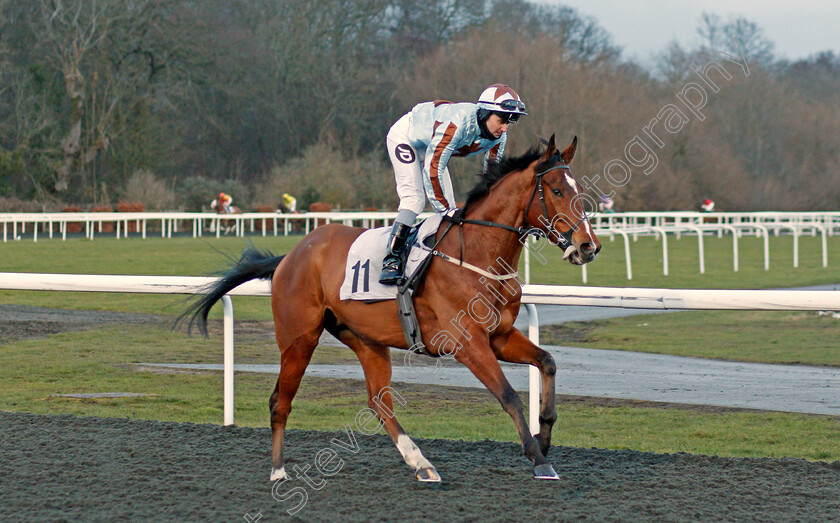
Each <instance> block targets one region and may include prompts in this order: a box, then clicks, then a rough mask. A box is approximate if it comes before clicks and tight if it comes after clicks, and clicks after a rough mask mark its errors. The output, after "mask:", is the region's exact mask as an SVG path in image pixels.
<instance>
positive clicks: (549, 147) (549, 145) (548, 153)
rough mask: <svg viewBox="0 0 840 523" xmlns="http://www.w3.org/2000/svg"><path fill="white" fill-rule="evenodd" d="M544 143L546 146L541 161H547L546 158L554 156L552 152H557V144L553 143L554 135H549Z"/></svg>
mask: <svg viewBox="0 0 840 523" xmlns="http://www.w3.org/2000/svg"><path fill="white" fill-rule="evenodd" d="M545 145H546V148H545V152H544V153H543V155H542V160H543V161H548V159H549V158H551V157H552V156H554V154H555V153H556V152H557V145H556V144H555V143H554V135H553V134H552V135H551V138H549V139H548V141H547V142H546V144H545Z"/></svg>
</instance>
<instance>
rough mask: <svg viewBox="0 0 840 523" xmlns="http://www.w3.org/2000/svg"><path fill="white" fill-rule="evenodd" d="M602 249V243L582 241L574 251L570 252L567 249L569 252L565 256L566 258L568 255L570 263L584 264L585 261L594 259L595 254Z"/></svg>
mask: <svg viewBox="0 0 840 523" xmlns="http://www.w3.org/2000/svg"><path fill="white" fill-rule="evenodd" d="M600 250H601V246H600V245H597V246H596V245H594V244H592V243H588V242H587V243H581V244H580V245H579V246H577V247H576V248H575V249H574V251H573V252H571V253H568V251H567V254H566V256H564V258H565V257H568V259H569V263H571V264H573V265H583V264H584V263H589V262H591V261H592V260H594V259H595V256H597V255H598V252H600Z"/></svg>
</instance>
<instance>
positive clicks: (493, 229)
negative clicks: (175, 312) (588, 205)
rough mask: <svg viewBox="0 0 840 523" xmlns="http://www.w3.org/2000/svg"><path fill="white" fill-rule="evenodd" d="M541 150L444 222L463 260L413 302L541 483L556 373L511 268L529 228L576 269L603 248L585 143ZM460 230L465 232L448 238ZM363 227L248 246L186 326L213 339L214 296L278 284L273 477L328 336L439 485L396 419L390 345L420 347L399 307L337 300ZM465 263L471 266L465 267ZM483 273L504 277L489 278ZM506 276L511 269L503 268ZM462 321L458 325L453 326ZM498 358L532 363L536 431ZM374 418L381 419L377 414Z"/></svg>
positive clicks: (419, 474) (435, 263)
mask: <svg viewBox="0 0 840 523" xmlns="http://www.w3.org/2000/svg"><path fill="white" fill-rule="evenodd" d="M540 148H541V147H540V146H536V147H532V148H531V149H530V150H529V151H528V152H526V153H525V154H524V155H522V156H519V157H509V158H504V159H502V160H501V161H500V162H499V163H492V164H489V165H488V167H487V168H486V169H485V171H484V172H483V173H482V174H481V175H480V180H479V182H478V183H477V185H476V186H475V187H474V188H473V189H472V190H471V191H470V192H469V194H468V197H467V201H466V204H465V205H464V207H463V209H462V211H461V212H460V214H459V215H457V216H455V217H451V218H447V219H445V220H444V221H443V222H442V223H441V226H440V228H439V229H438V231H437V233H436V235H435V240H436V241H438V244H437V247H436V249H437V251H439V252H440V253H442V255H443V256H446V257H449V258H450V260H448V261H455V263H454V264H453V263H447V260H446V259H445V258H443V257H441V256H432V257H431V262H430V263H429V265H428V267H427V269H426V272H425V274H424V275H423V277H422V279H421V280H420V281H419V283H418V284H417V286H416V288H415V291H414V294H413V299H414V304H415V310H416V314H417V317H418V319H419V324H420V329H421V331H422V332H421V335H422V340H423V342H424V344H425V345H426V349H427V351H428V353H429V355H431V356H442V355H452V356H453V357H454V358H455V360H457V361H458V362H460V363H461V364H463V365H464V366H466V367H467V368H468V369H469V370H470V371H471V372H472V373H473V374H474V375H475V376H476V377H477V378H478V379H479V380H480V381H481V383H483V384H484V386H485V387H487V389H489V391H490V392H491V393H492V394H493V395H494V396H495V397H496V399H497V400H498V401H499V403H501V406H502V408H503V409H504V410H505V412H507V413H508V414H509V415H510V416H511V418H512V419H513V423H514V426H515V427H516V430H517V432H518V434H519V439H520V441H521V444H522V449H523V452H524V453H525V456H527V458H528V459H529V460H530V461H531V463H532V465H533V475H534V477H535V478H538V479H559V478H558V476H557V473H556V472H555V471H554V469H553V468H552V466H551V464H550V463H548V461H547V459H546V457H545V456H546V455H547V453H548V450H549V447H550V446H551V430H552V426H553V425H554V422H555V421H556V419H557V413H556V409H555V397H554V394H555V392H554V391H555V387H554V376H555V372H556V366H555V363H554V360H553V358H552V356H551V355H550V354H549V353H548V352H546V351H544V350H542V349H540V348H539V347H538V346H536V345H534V344H533V343H531V341H530V340H529V339H528V338H527V337H525V335H523V334H522V333H521V332H520V331H519V330H518V329H516V328H515V327H514V326H513V323H514V321H515V320H516V317H517V315H518V313H519V307H520V300H521V295H522V289H521V286H519V285H515V284H514V283H512V281H519V280H512V278H513V277H516V274H515V272H514V270H513V269H512V268H513V267H517V266H518V262H519V256H520V254H521V251H522V248H523V244H524V243H525V240H526V239H527V237H528V235H529V233H538V234H541V235H543V236H545V237H548V238H549V240H550V241H551V240H552V239H553V238H555V237H556V238H557V241H556V243H557V244H558V245H560V246H561V247H562V248H563V250H564V251H565V256H564V258H565V259H567V260H568V261H569V262H570V263H572V264H574V265H582V264H584V263H588V262H591V261H592V260H594V259H595V256H596V255H597V253H598V252H599V251H600V249H601V243H600V242H599V241H598V239H597V237H596V236H595V234H594V232H593V230H592V227H591V225H590V223H589V221H588V218H587V215H586V212H585V210H584V207H583V205H582V202H581V199H580V198H581V196H582V195H581V194H580V192H579V188H578V185H577V183H576V182H575V179H574V178H573V176H572V174H571V170H570V167H569V164H570V163H571V162H572V159H573V158H574V155H575V150H576V149H577V137H575V138H574V140H573V141H572V143H571V145H569V147H567V148H566V149H565V150H564V151H562V152H559V151H558V149H557V148H556V146H555V139H554V136H553V135H552V137H551V139H550V140H549V141H547V142H546V149H545V150H544V151H540ZM453 229H454V230H456V231H457V232H458V234H450V233H449V232H450V231H453ZM364 231H365V229H362V228H357V227H348V226H344V225H340V224H328V225H325V226H323V227H319V228H317V229H315V230H314V231H312V232H311V233H310V234H309V235H307V236H306V237H305V238H303V239H302V240H301V241H300V242H299V243H298V244H297V245H296V246H295V247H294V248H293V249H292V250H291V251H290V252H289V253H287V254H285V255H282V256H275V255H274V254H272V253H271V252H260V251H259V250H257V249H255V248H253V247H250V248H247V249H246V250H245V251H244V252H243V253H242V257H241V259H240V260H239V261H238V263H237V264H236V265H235V266H233V267H232V268H230V270H228V271H227V272H226V273H225V274H224V275H223V276H222V277H221V278H220V279H218V280H217V281H216V282H215V283H213V284H211V286H210V287H208V288H207V289H206V293H205V294H203V295H199V296H198V297H197V298H196V301H195V302H193V304H192V305H191V306H190V307H189V308H188V309H187V310H186V311H185V312H184V313H183V315H182V316H181V318H180V319H183V318H185V317H189V318H190V322H189V328H190V330H191V329H192V328H193V326H194V325H196V326H198V327H199V328H200V330H201V331H202V332H203V333H204V334H205V335H206V333H207V315H208V313H209V311H210V308H211V307H212V306H213V304H214V303H215V302H216V301H218V300H219V299H221V298H222V296H224V295H225V294H226V293H227V292H229V291H230V290H231V289H233V288H234V287H236V286H238V285H240V284H242V283H245V282H246V281H250V280H253V279H258V278H259V279H268V280H271V308H272V313H273V316H274V329H275V335H276V339H277V345H278V347H279V349H280V362H281V366H280V375H279V377H278V379H277V384H276V386H275V388H274V392H273V393H272V394H271V397H270V399H269V411H270V419H271V464H272V470H271V475H270V478H271V480H272V481H275V480H281V479H285V478H287V477H289V475H288V474H287V472H286V470H285V465H284V460H283V435H284V431H285V427H286V421H287V419H288V417H289V413H290V412H291V405H292V399H293V398H294V397H295V394H296V392H297V390H298V387H299V385H300V382H301V379H302V377H303V374H304V372H305V370H306V367H307V366H308V365H309V362H310V360H311V358H312V354H313V352H314V350H315V348H316V346H317V345H318V340H319V337H320V336H321V333H322V332H323V331H324V330H327V331H328V332H330V333H331V334H332V335H333V336H335V337H336V338H338V339H339V340H340V341H341V342H342V343H344V344H345V345H347V346H348V347H350V348H351V349H352V350H353V351H354V352H355V354H356V356H357V357H358V359H359V362H360V363H361V365H362V369H363V371H364V375H365V381H366V386H367V392H368V404H369V407H370V409H372V410H373V411H374V412H375V414H376V417H378V422H379V425H380V426H379V427H377V430H378V429H380V428H381V427H382V426H384V428H385V430H386V431H387V433H388V435H389V436H390V437H391V439H392V440H393V441H394V443H395V445H396V446H397V449H398V450H399V452H400V453H401V454H402V457H403V459H404V460H405V462H406V464H408V465H409V467H411V468H413V469H414V474H415V477H416V479H417V480H419V481H422V482H440V475H439V474H438V472H437V469H436V468H435V467H434V465H432V463H431V462H430V461H429V460H428V459H426V457H425V456H424V455H423V453H422V452H421V450H420V449H419V448H418V447H417V445H415V443H414V442H413V441H412V439H411V438H410V437H409V436H408V435H407V434H406V433H405V431H404V430H403V428H402V426H401V425H400V424H399V422H398V421H397V419H396V416H395V415H394V406H393V398H392V396H393V394H392V393H390V391H391V390H392V389H391V388H390V384H391V358H390V347H394V348H397V349H413V348H414V347H409V346H408V344H407V342H406V339H405V337H404V335H403V330H402V328H401V327H400V322H399V320H398V308H397V303H396V300H384V301H379V302H371V303H369V302H362V301H350V300H341V299H340V298H339V288H340V287H341V285H342V281H343V279H344V273H345V268H344V266H345V262H346V260H347V253H348V250H349V249H350V245H351V244H352V243H353V241H354V240H355V239H356V238H357V237H358V236H359V235H360V234H361V233H362V232H364ZM461 253H463V254H462V255H461ZM459 256H462V258H461V259H460V260H459V259H458V257H459ZM460 261H463V265H460V266H459V262H460ZM470 267H472V268H470ZM482 267H487V268H489V269H495V270H496V271H497V272H495V273H490V272H488V271H483V270H482V269H481V268H482ZM497 267H502V269H497ZM504 267H507V269H504ZM504 270H508V271H510V273H512V274H510V273H507V274H504V275H502V274H501V272H499V271H504ZM482 274H483V275H486V276H483V275H482ZM493 274H496V275H497V276H496V277H494V276H493ZM488 276H489V277H488ZM479 295H481V296H483V300H484V303H485V308H486V309H487V310H486V311H485V310H482V311H481V312H480V313H479V312H476V308H475V303H474V301H475V299H474V298H476V297H478V296H479ZM490 308H492V309H493V311H492V313H493V314H494V315H495V317H496V319H497V320H498V321H494V322H492V324H491V325H487V323H488V322H487V319H486V317H487V315H483V316H481V317H479V318H476V316H479V314H483V313H484V312H487V313H488V314H489V313H490V312H491V311H490V310H489V309H490ZM464 311H471V312H470V314H465V313H464ZM456 324H457V329H453V326H455V325H456ZM444 333H445V334H444ZM436 340H437V343H436ZM499 360H501V361H505V362H510V363H519V364H526V365H534V366H536V367H537V368H538V369H539V371H540V375H541V379H542V389H541V399H542V401H541V403H542V405H541V408H540V414H539V423H540V428H539V432H538V433H537V434H536V435H531V433H530V431H529V429H528V424H527V423H526V421H525V416H524V414H523V404H522V401H521V400H520V398H519V396H518V395H517V394H516V392H515V391H514V390H513V388H512V387H511V385H510V383H509V382H508V380H507V379H506V378H505V375H504V374H503V373H502V369H501V366H500V365H499ZM371 419H375V418H373V415H371Z"/></svg>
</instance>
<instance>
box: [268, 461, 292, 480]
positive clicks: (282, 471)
mask: <svg viewBox="0 0 840 523" xmlns="http://www.w3.org/2000/svg"><path fill="white" fill-rule="evenodd" d="M288 477H289V475H288V474H286V466H285V465H283V466H282V467H280V468H279V469H271V481H277V480H278V479H286V478H288Z"/></svg>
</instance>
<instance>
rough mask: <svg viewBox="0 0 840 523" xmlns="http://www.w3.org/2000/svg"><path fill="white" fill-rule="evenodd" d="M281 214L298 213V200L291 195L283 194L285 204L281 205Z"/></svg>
mask: <svg viewBox="0 0 840 523" xmlns="http://www.w3.org/2000/svg"><path fill="white" fill-rule="evenodd" d="M280 212H284V213H287V214H288V213H294V212H297V200H296V199H295V197H294V196H292V195H291V194H289V193H287V192H284V193H283V202H282V203H281V204H280Z"/></svg>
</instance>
